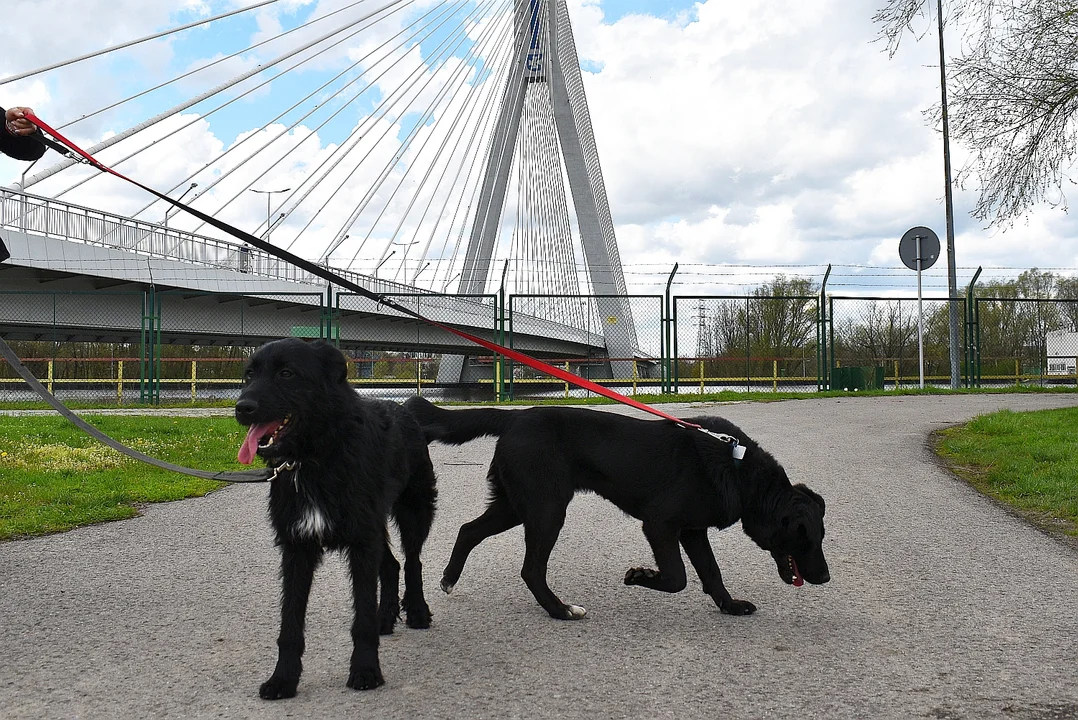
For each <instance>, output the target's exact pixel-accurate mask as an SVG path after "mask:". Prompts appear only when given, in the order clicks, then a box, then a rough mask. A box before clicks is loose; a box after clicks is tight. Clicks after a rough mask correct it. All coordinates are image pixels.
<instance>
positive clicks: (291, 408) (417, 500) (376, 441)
mask: <svg viewBox="0 0 1078 720" xmlns="http://www.w3.org/2000/svg"><path fill="white" fill-rule="evenodd" d="M347 370H348V368H347V364H346V361H345V358H344V356H343V355H342V354H341V353H340V351H339V350H337V349H336V348H335V347H333V346H332V345H329V344H327V343H324V342H314V343H309V344H308V343H306V342H303V341H302V340H297V339H286V340H277V341H275V342H271V343H268V344H267V345H264V346H262V347H261V348H259V349H258V351H256V352H255V354H254V355H253V356H252V357H251V359H250V360H249V361H248V363H247V366H246V368H245V369H244V374H243V390H242V392H241V393H240V397H239V400H238V401H237V403H236V419H237V420H238V421H239V422H240V424H242V425H248V426H250V429H249V430H248V432H247V437H246V439H245V440H244V442H243V445H242V447H241V448H240V452H239V459H240V462H243V463H250V462H251V460H252V459H253V456H254V455H255V454H258V455H259V456H261V457H262V458H263V459H264V460H265V461H266V464H267V465H269V466H271V467H274V468H275V469H276V470H277V473H276V476H275V477H274V479H273V480H272V483H271V486H270V499H269V515H270V520H271V522H272V523H273V529H274V531H275V534H276V540H277V545H278V547H280V549H281V580H282V593H281V634H280V637H279V638H278V639H277V646H278V649H279V655H278V658H277V667H276V669H275V670H274V671H273V675H272V676H271V677H270V679H269V680H267V681H266V682H265V683H263V684H262V687H261V688H260V689H259V695H261V696H262V697H263V698H265V699H267V700H276V699H278V698H286V697H293V696H294V695H295V694H296V686H297V684H298V683H299V676H300V673H301V672H302V670H303V666H302V663H301V661H300V658H301V657H302V655H303V648H304V640H303V626H304V621H305V616H306V612H307V597H308V595H309V594H310V590H311V579H312V577H313V576H314V571H315V568H317V567H318V565H319V564H320V563H321V561H322V556H323V552H324V551H325V550H327V549H328V550H341V551H343V552H344V553H345V554H346V555H347V557H348V564H349V570H350V571H351V575H352V593H353V601H354V605H355V619H354V621H353V624H352V642H353V649H352V661H351V666H350V669H349V673H348V687H350V688H355V689H356V690H368V689H371V688H375V687H378V686H379V685H381V684H382V683H383V682H385V681H384V680H383V678H382V671H381V668H380V667H379V664H378V635H379V633H381V634H383V635H385V634H388V633H391V632H393V626H394V624H395V623H396V620H397V614H398V612H399V608H400V607H403V609H404V611H405V614H406V621H407V623H408V626H409V627H413V628H426V627H429V626H430V618H431V615H430V609H429V608H428V607H427V603H426V600H425V599H424V597H423V576H422V565H421V564H420V561H419V553H420V551H421V550H422V548H423V543H424V542H425V541H426V539H427V533H428V531H429V530H430V525H431V521H432V520H433V518H434V501H435V497H436V495H437V491H436V489H435V477H434V468H433V466H432V465H431V462H430V456H429V454H428V453H427V445H426V441H425V439H424V437H423V433H422V430H421V429H420V428H419V425H418V424H416V421H415V419H413V418H412V416H411V415H409V414H408V413H406V412H404V410H403V409H402V408H401V406H400V405H398V404H396V403H391V402H385V401H380V400H364V399H361V398H360V397H359V396H358V395H356V393H355V391H354V390H353V389H352V387H351V386H350V385H349V384H348V381H347V379H346V376H347ZM389 514H392V515H393V518H394V519H395V520H396V523H397V527H398V529H399V530H400V537H401V546H402V548H403V549H404V583H405V590H404V599H403V602H402V601H400V600H399V598H398V594H397V593H398V582H399V577H400V564H399V563H398V562H397V559H396V558H395V557H393V554H392V552H390V548H389V540H388V535H387V532H386V519H387V517H388V515H389ZM379 582H381V585H382V588H381V600H380V603H379V598H378V583H379Z"/></svg>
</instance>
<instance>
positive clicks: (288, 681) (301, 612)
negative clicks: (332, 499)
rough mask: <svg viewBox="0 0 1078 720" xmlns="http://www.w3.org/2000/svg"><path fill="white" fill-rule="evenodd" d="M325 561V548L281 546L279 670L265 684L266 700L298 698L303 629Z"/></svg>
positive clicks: (260, 695) (261, 689)
mask: <svg viewBox="0 0 1078 720" xmlns="http://www.w3.org/2000/svg"><path fill="white" fill-rule="evenodd" d="M321 561H322V548H321V547H319V546H318V545H314V544H302V545H297V544H292V543H282V544H281V634H280V635H279V636H278V638H277V649H278V654H277V667H276V668H274V670H273V675H271V676H270V679H269V680H267V681H266V682H264V683H262V687H260V688H259V689H258V695H259V697H261V698H262V699H263V700H280V699H281V698H290V697H295V695H296V686H297V685H299V676H300V674H301V673H302V672H303V662H302V660H301V658H302V657H303V650H304V640H303V627H304V623H305V622H306V617H307V598H308V597H309V596H310V594H311V581H312V579H313V578H314V571H315V569H316V568H317V567H318V565H319V563H320V562H321Z"/></svg>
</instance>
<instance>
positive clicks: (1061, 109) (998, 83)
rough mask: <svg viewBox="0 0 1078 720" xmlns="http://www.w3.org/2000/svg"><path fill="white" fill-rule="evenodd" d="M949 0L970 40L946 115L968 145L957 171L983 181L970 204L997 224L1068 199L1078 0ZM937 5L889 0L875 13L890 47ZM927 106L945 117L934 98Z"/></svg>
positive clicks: (1075, 113) (1076, 126)
mask: <svg viewBox="0 0 1078 720" xmlns="http://www.w3.org/2000/svg"><path fill="white" fill-rule="evenodd" d="M943 5H944V8H945V11H944V12H945V19H946V20H948V21H949V22H952V23H955V24H957V25H958V26H959V27H960V29H961V30H962V33H963V40H964V42H963V48H964V50H963V53H962V55H961V56H960V57H958V58H956V59H953V60H949V61H948V62H949V67H950V70H951V73H950V77H949V78H948V95H949V97H950V101H949V105H950V107H949V118H948V119H949V121H950V128H951V135H952V138H953V139H954V140H956V141H957V142H960V143H961V144H962V145H964V146H965V147H966V148H968V149H969V150H970V151H971V152H972V156H971V159H970V161H969V163H968V164H967V165H966V167H964V168H962V169H961V171H960V172H959V175H958V181H959V182H960V183H962V184H965V183H966V182H968V181H970V180H975V181H976V182H977V184H978V186H979V197H978V200H977V204H976V206H975V207H974V208H973V210H972V211H971V214H972V215H973V216H974V217H976V218H978V219H980V220H987V221H989V222H990V223H991V224H993V225H1001V224H1007V223H1009V222H1011V221H1013V220H1014V219H1015V218H1017V217H1020V216H1021V215H1022V214H1024V213H1025V212H1026V211H1028V210H1030V209H1031V208H1032V207H1033V206H1034V205H1036V204H1038V203H1040V202H1048V203H1049V204H1052V205H1054V206H1058V207H1062V208H1063V209H1066V207H1067V202H1066V196H1065V193H1064V189H1065V187H1066V185H1067V184H1073V182H1074V181H1073V180H1072V179H1071V178H1069V177H1068V176H1067V174H1068V172H1069V170H1070V169H1071V168H1072V167H1073V165H1074V162H1075V159H1076V158H1078V0H946V1H945V2H944V3H943ZM935 12H936V2H935V1H934V0H887V2H886V5H885V6H884V7H883V8H882V9H881V10H879V11H878V12H877V13H876V15H875V16H874V20H875V21H876V22H877V23H878V24H879V26H880V36H881V38H882V39H884V40H885V41H886V43H887V48H888V51H889V52H890V53H891V54H892V55H893V54H894V53H895V52H896V51H897V50H898V46H899V43H900V42H901V40H902V38H903V37H904V36H905V34H906V33H907V32H913V33H914V34H915V35H917V33H918V32H919V31H918V26H919V25H920V23H921V22H923V21H924V20H926V19H928V16H929V15H933V16H934V14H935ZM932 27H934V23H933V24H932ZM926 30H927V27H926ZM920 32H921V34H922V35H923V34H924V31H920ZM929 112H930V113H932V114H933V115H934V117H935V118H936V119H937V120H938V119H939V116H940V109H939V108H938V107H936V108H934V109H933V110H931V111H929Z"/></svg>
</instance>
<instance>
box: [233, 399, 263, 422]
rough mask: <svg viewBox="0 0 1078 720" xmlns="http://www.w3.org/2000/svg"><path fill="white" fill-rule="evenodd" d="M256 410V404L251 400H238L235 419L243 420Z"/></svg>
mask: <svg viewBox="0 0 1078 720" xmlns="http://www.w3.org/2000/svg"><path fill="white" fill-rule="evenodd" d="M257 410H258V403H257V402H255V401H254V400H252V399H251V398H240V399H239V400H238V401H237V402H236V417H237V418H243V417H245V416H250V415H253V414H254V413H255V411H257Z"/></svg>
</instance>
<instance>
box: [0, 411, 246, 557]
mask: <svg viewBox="0 0 1078 720" xmlns="http://www.w3.org/2000/svg"><path fill="white" fill-rule="evenodd" d="M87 420H89V421H90V422H91V423H93V424H94V425H96V426H97V427H98V428H100V429H101V430H102V431H104V432H106V433H108V434H109V435H111V436H112V437H114V438H116V439H117V440H119V441H120V442H122V443H124V444H126V445H129V446H131V447H133V448H135V449H136V450H141V451H142V452H144V453H147V454H149V455H153V456H155V457H159V458H161V459H163V460H168V461H171V462H174V463H178V464H181V465H186V466H188V467H195V468H200V469H205V470H229V469H236V468H239V467H241V466H240V465H239V463H237V462H236V460H235V458H236V449H237V448H238V447H239V445H240V442H241V441H242V440H243V431H242V428H240V426H239V425H237V424H236V421H235V420H234V419H232V418H229V417H220V418H167V417H150V416H139V417H122V416H97V417H87ZM221 486H222V484H221V483H218V482H213V481H208V480H202V479H200V478H195V477H189V476H186V475H180V474H178V473H173V472H168V471H165V470H159V469H157V468H154V467H151V466H149V465H144V464H142V463H140V462H138V461H135V460H131V459H130V458H127V457H126V456H124V455H121V454H120V453H118V452H116V451H115V450H112V449H111V448H108V447H105V446H104V445H102V444H100V443H98V442H97V441H96V440H94V439H93V438H91V437H89V436H87V435H86V434H84V433H83V432H82V431H81V430H78V429H77V428H75V427H74V426H73V425H71V424H70V423H68V422H67V421H66V420H64V419H63V418H60V417H0V540H7V539H11V538H16V537H21V536H27V535H40V534H43V533H51V532H59V531H63V530H70V529H71V528H74V527H77V526H79V525H87V524H90V523H96V522H102V521H105V520H119V519H122V518H129V517H132V516H134V515H137V514H138V507H137V506H138V505H139V504H142V503H150V502H165V501H169V500H179V499H182V498H188V497H196V496H201V495H205V494H206V493H208V492H211V491H213V490H215V489H217V488H219V487H221Z"/></svg>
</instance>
